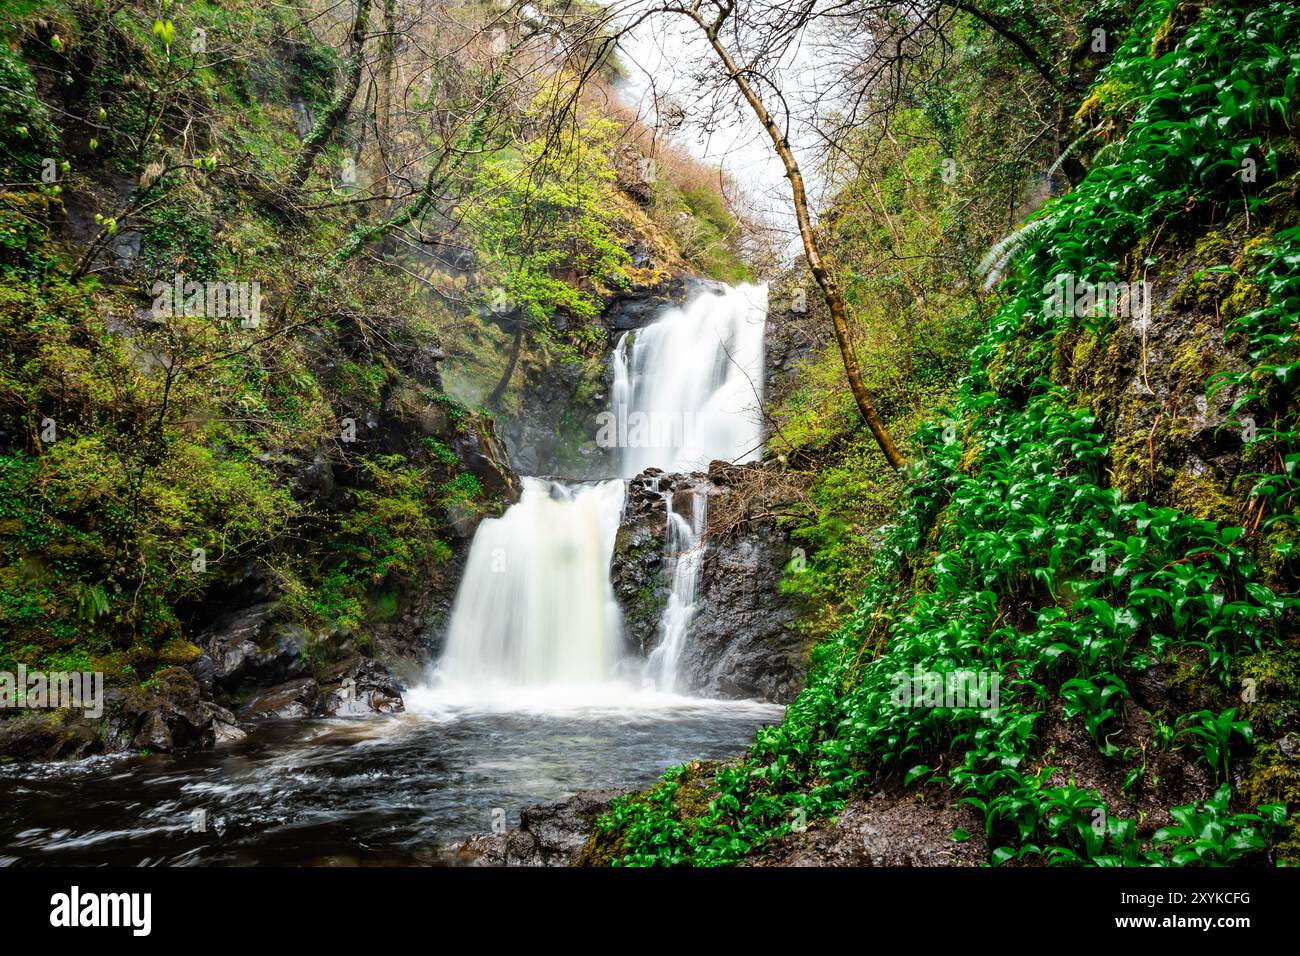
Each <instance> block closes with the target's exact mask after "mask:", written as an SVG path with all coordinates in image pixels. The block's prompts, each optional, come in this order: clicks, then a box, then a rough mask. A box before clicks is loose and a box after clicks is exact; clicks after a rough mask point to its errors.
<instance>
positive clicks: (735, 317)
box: [602, 285, 767, 478]
mask: <svg viewBox="0 0 1300 956" xmlns="http://www.w3.org/2000/svg"><path fill="white" fill-rule="evenodd" d="M766 325H767V286H752V285H742V286H737V287H736V288H734V289H728V290H727V291H726V292H725V293H723V294H722V295H701V296H698V297H696V298H694V299H692V300H691V301H690V302H688V303H687V304H686V305H684V306H682V307H681V308H673V309H667V310H665V311H664V314H663V315H662V316H661V317H660V318H659V319H658V320H657V321H656V322H655V323H654V324H653V325H648V326H646V327H645V328H643V329H638V330H636V331H634V332H625V333H624V334H623V335H622V337H620V338H619V340H618V344H617V346H616V347H615V349H614V358H613V365H614V387H613V406H614V407H613V410H612V412H610V413H607V417H606V419H605V421H606V423H607V424H608V425H609V429H608V434H607V436H606V439H607V441H606V442H602V444H613V443H616V444H617V446H618V447H619V448H621V449H622V462H621V474H622V475H623V477H624V478H631V477H633V476H635V475H637V474H640V473H641V472H642V471H644V470H645V469H646V468H649V467H651V466H654V467H656V468H662V469H664V471H669V472H685V471H701V470H704V469H706V468H707V467H708V466H709V462H710V461H711V460H712V459H715V458H720V459H723V460H724V461H734V462H744V461H753V460H755V459H757V458H758V456H759V453H760V451H761V450H762V441H763V422H762V418H761V416H760V415H759V406H760V404H761V402H762V399H763V333H764V331H765V329H766ZM615 432H616V434H615Z"/></svg>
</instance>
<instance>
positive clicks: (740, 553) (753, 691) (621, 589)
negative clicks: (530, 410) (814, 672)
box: [612, 463, 807, 703]
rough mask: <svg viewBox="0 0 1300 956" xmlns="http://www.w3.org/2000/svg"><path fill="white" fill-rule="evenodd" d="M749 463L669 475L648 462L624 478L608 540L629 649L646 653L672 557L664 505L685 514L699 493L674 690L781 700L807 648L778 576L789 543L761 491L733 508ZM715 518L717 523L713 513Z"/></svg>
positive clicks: (654, 640)
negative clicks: (704, 503) (699, 551)
mask: <svg viewBox="0 0 1300 956" xmlns="http://www.w3.org/2000/svg"><path fill="white" fill-rule="evenodd" d="M751 470H752V469H750V468H748V467H745V466H740V467H733V466H729V465H725V464H722V463H715V467H713V468H712V469H711V470H710V472H709V474H708V475H702V474H696V475H669V474H665V473H663V472H661V471H659V470H658V469H653V468H652V469H648V470H647V471H646V472H644V473H642V474H641V475H639V476H637V477H636V478H635V479H633V480H632V481H631V482H629V485H628V495H627V505H626V507H625V509H624V516H623V522H622V525H621V526H620V528H619V533H618V537H617V539H616V540H615V546H614V557H613V562H612V579H613V582H614V594H615V597H616V598H617V599H618V601H619V605H620V606H621V607H622V609H623V624H624V633H625V634H626V636H627V639H628V642H629V644H630V645H631V649H632V650H633V651H634V652H636V653H640V654H641V655H648V654H649V653H650V652H651V651H652V650H654V648H655V647H656V646H658V644H659V641H660V640H661V638H662V635H661V633H660V618H661V616H662V613H663V609H664V607H666V606H667V603H668V599H669V594H670V581H669V580H668V578H669V575H670V574H671V570H672V562H671V560H670V559H669V558H668V557H667V556H666V554H665V533H666V528H667V516H666V514H665V509H666V507H667V505H666V503H665V500H664V494H663V491H664V490H665V489H670V490H672V492H673V507H674V509H675V510H676V511H678V512H679V513H681V514H683V515H684V516H685V515H688V514H689V513H690V507H691V505H690V497H691V495H692V494H704V495H708V497H709V501H708V512H709V522H708V525H707V528H706V531H705V535H704V539H703V544H702V546H703V548H704V555H703V561H702V562H701V569H700V578H699V581H698V582H697V585H696V612H695V618H694V621H693V622H692V626H691V632H690V635H689V636H688V638H687V640H686V644H685V646H684V648H683V650H682V653H681V657H680V659H679V662H678V670H677V678H678V686H679V689H681V690H684V691H687V692H690V693H694V694H700V695H702V696H705V697H718V698H729V699H758V700H767V701H773V702H776V703H789V702H790V701H792V700H794V698H795V697H796V696H797V695H798V693H799V691H800V690H801V689H802V687H803V678H804V673H805V671H806V669H807V651H806V647H805V640H804V637H803V635H802V634H801V633H800V631H799V630H798V626H797V625H798V621H799V617H800V614H801V611H802V608H801V606H800V604H799V602H798V600H797V599H796V598H795V597H793V596H791V595H786V594H782V593H781V590H780V582H781V576H782V574H783V572H784V569H785V566H786V565H787V564H788V563H789V560H790V555H791V547H790V543H789V539H788V537H787V536H786V534H785V533H784V532H782V531H780V530H779V529H778V528H777V527H776V522H775V519H770V518H767V519H763V518H757V517H755V516H754V515H755V514H756V513H757V512H761V511H764V510H772V509H771V508H770V507H769V505H770V502H766V500H765V499H764V498H763V497H761V496H760V497H757V498H755V499H754V500H753V503H752V506H744V507H741V511H742V512H745V513H744V514H742V515H741V516H740V517H743V518H744V519H745V520H744V521H743V522H741V523H740V524H738V525H736V526H734V527H727V528H723V527H721V524H722V523H727V524H730V523H731V521H732V520H733V519H734V518H735V517H737V516H736V515H735V514H734V512H735V511H736V507H737V506H739V498H740V496H742V495H744V496H746V499H747V500H748V493H747V492H744V491H742V489H741V485H742V483H743V482H744V480H745V479H746V477H747V476H748V474H749V472H750V471H751ZM715 516H719V519H720V520H715Z"/></svg>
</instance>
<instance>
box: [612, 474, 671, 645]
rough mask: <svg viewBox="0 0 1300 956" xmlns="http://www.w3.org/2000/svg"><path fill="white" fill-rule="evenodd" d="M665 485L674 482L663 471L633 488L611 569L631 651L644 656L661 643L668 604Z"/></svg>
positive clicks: (632, 483) (641, 477)
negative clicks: (660, 637)
mask: <svg viewBox="0 0 1300 956" xmlns="http://www.w3.org/2000/svg"><path fill="white" fill-rule="evenodd" d="M665 479H667V481H668V482H672V481H673V480H674V478H673V476H665V475H664V473H663V472H662V471H660V470H659V469H658V468H649V469H647V470H646V471H644V472H642V473H641V474H640V475H638V476H637V477H636V478H633V479H632V480H631V481H629V482H628V485H627V499H626V503H625V504H624V506H623V521H622V523H621V524H620V525H619V529H618V536H617V537H616V538H615V539H614V557H613V560H612V562H611V568H610V580H611V582H612V583H613V585H614V597H615V598H616V599H617V600H618V603H619V607H621V608H622V609H623V635H624V637H625V638H626V639H627V642H628V645H629V651H630V652H631V653H634V654H639V655H642V656H645V655H647V654H649V653H650V651H651V650H653V649H654V647H655V645H656V644H657V643H658V641H659V619H660V617H661V616H662V614H663V610H664V608H665V607H666V606H667V604H668V594H669V587H668V580H667V575H668V572H669V569H668V562H667V561H666V560H665V554H664V535H665V532H666V530H667V515H666V513H665V507H664V499H663V494H662V492H661V491H660V490H659V485H660V483H661V482H662V481H664V480H665ZM664 487H668V485H664Z"/></svg>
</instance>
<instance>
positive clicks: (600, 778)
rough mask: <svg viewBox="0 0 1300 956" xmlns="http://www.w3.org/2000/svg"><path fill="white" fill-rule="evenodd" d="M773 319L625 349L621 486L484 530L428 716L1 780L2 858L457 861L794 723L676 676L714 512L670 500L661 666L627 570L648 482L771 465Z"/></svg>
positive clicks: (682, 311) (518, 514) (771, 708)
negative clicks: (633, 621)
mask: <svg viewBox="0 0 1300 956" xmlns="http://www.w3.org/2000/svg"><path fill="white" fill-rule="evenodd" d="M766 312H767V290H766V288H765V287H753V286H740V287H738V288H734V289H728V290H726V291H725V292H724V293H723V294H720V295H714V294H705V295H701V296H699V297H697V298H695V299H694V300H692V301H691V302H689V303H687V304H686V305H685V306H684V307H682V308H675V309H668V310H665V312H664V314H663V315H662V316H661V317H660V318H659V319H658V320H657V321H656V322H655V323H654V324H652V325H650V326H648V327H646V328H643V329H639V330H637V331H635V332H628V333H626V334H625V335H624V336H622V338H620V340H619V341H618V343H617V345H616V348H615V351H614V356H613V360H612V361H613V379H614V387H613V391H612V400H613V401H612V405H613V407H612V408H611V410H610V414H609V419H610V421H612V423H613V424H612V426H611V435H612V439H613V440H612V441H611V444H612V445H613V446H614V447H616V448H617V449H618V455H617V456H616V458H617V467H616V468H615V469H614V472H615V473H613V474H610V475H609V478H608V479H607V480H603V481H597V482H567V481H563V480H555V479H543V478H531V477H530V478H525V479H524V488H523V493H522V495H521V497H520V500H519V502H518V503H516V504H515V505H513V506H512V507H510V508H509V509H507V511H506V512H505V513H504V514H503V515H502V516H501V517H499V518H492V519H487V520H485V521H483V522H482V523H481V524H480V525H479V528H478V530H477V531H476V533H475V536H474V540H473V542H472V544H471V547H470V552H469V556H468V559H467V562H466V567H465V573H464V576H463V577H462V580H461V584H460V587H459V589H458V591H457V594H456V599H455V603H454V605H453V608H452V614H451V619H450V623H449V627H448V633H447V637H446V642H445V645H444V649H443V653H442V655H441V656H440V658H439V660H438V661H437V662H436V663H435V664H434V665H433V666H431V668H430V672H429V675H428V678H427V681H426V682H425V683H424V684H423V685H422V686H417V687H414V688H411V689H410V690H409V691H408V692H407V693H406V694H405V695H404V697H405V701H406V706H407V712H406V713H404V714H399V715H393V716H387V717H373V718H367V719H364V720H346V719H333V720H314V721H276V722H271V723H268V724H264V725H261V726H260V727H258V728H257V729H256V730H255V731H254V732H253V733H252V734H251V735H250V737H249V739H248V740H247V741H244V742H241V743H238V744H234V745H228V746H224V747H221V748H218V749H216V750H214V751H207V752H199V753H191V754H187V755H184V756H181V757H178V758H176V759H172V758H167V757H139V756H132V757H122V756H119V757H105V758H95V759H93V760H90V761H83V762H81V763H77V764H62V765H56V764H44V765H41V764H36V765H31V764H27V765H12V766H8V767H0V863H15V862H29V863H30V862H36V863H42V862H47V863H53V862H57V863H111V864H150V863H234V864H256V863H280V864H291V863H302V864H347V863H438V862H445V861H446V860H447V859H448V858H449V857H448V853H449V848H450V847H452V846H454V845H456V844H457V843H459V842H460V841H462V840H463V839H464V838H465V837H466V836H467V835H469V834H470V833H473V832H481V831H486V830H490V829H493V828H494V827H497V828H499V827H500V826H501V825H502V824H504V825H507V826H509V825H515V824H517V823H518V819H519V810H520V809H521V808H522V807H524V806H527V805H529V804H532V803H538V802H541V801H544V800H548V799H556V798H559V797H563V796H567V795H569V794H571V793H573V792H575V791H577V790H582V789H587V788H592V787H609V786H643V785H647V784H649V783H651V782H652V781H653V780H654V779H655V778H656V777H658V775H659V774H661V773H662V772H663V771H664V770H665V769H667V768H668V767H670V766H672V765H674V764H676V763H681V762H682V761H684V760H688V759H692V758H710V757H723V756H729V755H733V754H735V753H737V752H739V751H740V750H742V749H744V747H745V746H747V745H748V743H749V742H750V741H751V740H752V737H753V733H754V730H755V729H756V728H757V727H759V726H762V725H765V724H771V723H774V722H775V721H776V720H778V719H779V718H780V714H781V711H782V708H780V707H778V706H775V705H770V704H764V703H759V702H753V701H719V700H706V699H702V698H697V697H693V696H690V695H689V694H686V693H683V692H682V684H683V682H682V680H681V675H679V674H678V672H677V671H678V662H679V660H680V658H681V654H682V650H683V648H685V647H686V646H688V642H689V640H690V629H691V623H692V620H693V618H694V615H695V592H696V588H697V584H698V579H699V572H700V561H701V553H700V551H701V548H700V545H701V538H702V535H703V532H704V528H705V522H706V519H707V496H706V495H704V494H702V493H698V492H695V491H693V490H685V491H683V490H679V491H677V492H676V493H675V494H674V492H673V491H671V490H668V489H666V488H665V489H664V490H663V491H662V494H663V498H664V508H665V510H666V513H667V521H668V527H667V535H666V537H667V554H666V555H665V558H666V566H667V567H668V568H669V569H670V570H669V574H670V585H671V590H670V597H669V600H668V604H667V606H666V608H665V610H664V613H663V618H662V620H661V622H660V635H659V642H658V644H657V646H656V648H655V650H654V651H653V653H652V654H651V655H650V657H649V659H648V660H642V659H639V658H637V657H635V656H634V655H632V654H630V653H629V651H628V649H627V646H626V643H625V641H624V638H623V633H622V622H621V614H620V611H619V608H618V605H617V604H616V603H615V601H614V596H613V590H612V587H611V584H610V578H609V573H610V560H611V557H612V554H613V549H614V541H615V536H616V534H617V532H618V528H619V522H620V520H621V517H622V512H623V508H624V500H625V494H626V485H625V479H626V478H630V477H632V476H635V475H637V474H639V473H640V472H641V471H642V470H644V469H645V468H646V467H649V466H651V465H654V466H657V467H660V468H662V469H664V470H666V471H676V472H681V471H688V470H693V469H695V470H699V469H703V468H706V467H707V465H708V463H709V462H710V461H711V460H713V459H723V460H727V461H737V462H739V461H748V460H752V459H754V458H755V457H757V455H758V454H759V452H760V449H761V439H762V425H761V421H760V419H759V416H758V414H757V407H758V405H759V401H760V399H761V396H762V386H763V334H764V326H765V321H766ZM606 424H608V422H607V423H606ZM605 437H611V436H605ZM683 495H684V496H688V497H689V500H687V501H682V500H680V496H683Z"/></svg>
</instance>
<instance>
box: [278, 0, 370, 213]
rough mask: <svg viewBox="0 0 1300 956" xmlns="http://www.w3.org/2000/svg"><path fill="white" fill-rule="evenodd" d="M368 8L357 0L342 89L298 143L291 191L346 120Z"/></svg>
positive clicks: (359, 67)
mask: <svg viewBox="0 0 1300 956" xmlns="http://www.w3.org/2000/svg"><path fill="white" fill-rule="evenodd" d="M370 4H371V0H357V15H356V17H355V18H354V19H353V21H352V29H351V30H350V31H348V39H347V46H348V58H347V65H346V67H345V72H344V76H343V86H342V87H341V88H340V89H339V90H338V92H337V93H336V94H335V95H334V102H332V103H331V104H330V108H329V110H328V111H327V112H326V113H325V115H324V116H322V117H321V118H320V120H318V121H317V123H316V125H315V126H314V127H312V130H311V132H310V133H308V134H307V138H306V139H304V140H303V141H302V151H301V152H299V153H298V158H297V159H295V160H294V163H293V167H292V168H291V169H290V170H289V176H288V183H289V185H290V186H291V187H293V188H294V189H297V188H298V187H299V186H301V185H302V184H303V183H304V182H305V181H306V180H307V174H308V173H310V172H311V167H312V164H313V163H315V162H316V157H317V156H319V155H320V152H321V150H323V149H324V148H325V147H326V146H327V145H328V144H329V141H330V139H331V138H332V137H333V136H334V132H335V130H337V129H338V128H339V126H341V125H342V124H343V121H344V120H345V119H347V116H348V111H349V110H350V109H352V101H353V100H354V99H355V98H356V95H357V90H358V89H359V88H360V87H361V72H362V68H363V67H364V66H365V62H366V60H365V45H366V32H367V30H368V29H369V22H370Z"/></svg>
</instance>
